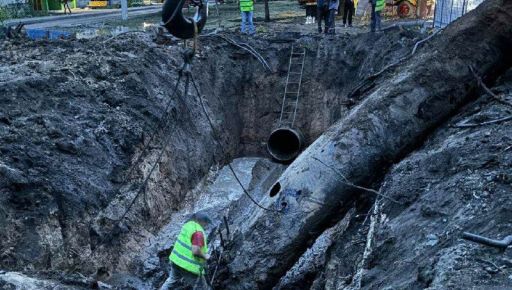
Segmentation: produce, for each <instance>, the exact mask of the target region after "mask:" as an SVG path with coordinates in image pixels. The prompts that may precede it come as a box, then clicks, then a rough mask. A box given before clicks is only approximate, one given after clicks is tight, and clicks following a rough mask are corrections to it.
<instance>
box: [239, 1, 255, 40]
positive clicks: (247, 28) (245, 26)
mask: <svg viewBox="0 0 512 290" xmlns="http://www.w3.org/2000/svg"><path fill="white" fill-rule="evenodd" d="M240 15H241V17H242V27H241V29H240V32H241V33H242V34H244V33H245V34H249V35H254V34H255V33H256V29H255V28H254V23H253V22H252V18H253V16H254V0H240Z"/></svg>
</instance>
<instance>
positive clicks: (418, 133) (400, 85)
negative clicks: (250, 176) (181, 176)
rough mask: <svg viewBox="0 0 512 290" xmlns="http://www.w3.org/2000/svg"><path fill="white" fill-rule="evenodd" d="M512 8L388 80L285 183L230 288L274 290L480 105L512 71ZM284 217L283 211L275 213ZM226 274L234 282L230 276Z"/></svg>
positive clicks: (491, 6)
mask: <svg viewBox="0 0 512 290" xmlns="http://www.w3.org/2000/svg"><path fill="white" fill-rule="evenodd" d="M510 11H512V0H487V1H484V2H483V3H482V4H481V5H480V6H479V7H478V8H477V9H475V10H474V11H472V12H470V13H468V14H466V15H465V16H463V17H462V18H460V19H459V20H457V21H455V22H454V23H452V24H450V25H449V26H448V27H447V28H446V29H445V30H443V31H442V32H441V33H439V34H437V35H436V36H435V37H433V38H432V39H431V41H430V42H429V43H428V44H427V45H428V46H429V47H424V48H420V49H419V50H418V52H416V54H415V55H414V56H413V57H412V58H410V59H409V60H406V61H404V63H402V64H401V65H399V66H397V67H396V68H394V69H393V71H390V72H389V73H384V74H382V75H380V76H379V77H378V78H377V79H373V80H369V81H371V82H375V87H374V89H372V90H371V91H368V92H367V93H365V95H362V96H360V99H362V100H364V101H362V102H361V103H360V104H359V105H357V106H356V107H354V108H353V109H352V111H351V112H350V113H349V115H348V116H347V117H345V118H344V119H343V120H340V121H339V122H337V123H336V124H335V125H333V126H332V127H331V128H329V130H328V131H326V132H325V133H324V134H323V135H322V136H321V137H320V138H318V139H317V140H316V141H315V142H314V143H313V144H312V145H310V146H309V147H308V148H307V149H306V151H304V152H303V153H302V154H301V155H300V156H299V157H298V158H297V159H296V160H295V161H294V162H293V163H292V164H291V165H290V166H289V167H288V168H287V169H286V171H285V172H284V173H283V174H282V175H281V177H280V178H279V180H278V182H277V183H276V184H275V185H274V186H273V188H272V190H271V191H270V193H269V197H268V198H267V199H266V200H263V201H262V203H263V206H265V207H267V208H270V209H271V210H270V211H261V210H260V211H259V213H258V216H257V218H256V219H255V220H254V221H251V225H250V226H249V227H248V228H247V229H246V230H244V232H243V233H241V234H240V236H243V237H244V238H243V239H237V241H236V242H235V244H234V245H233V247H232V248H230V250H229V251H227V252H225V253H226V257H227V259H226V260H227V261H229V264H228V265H227V269H226V270H223V271H222V273H223V275H224V279H223V280H222V285H220V288H222V289H237V290H239V289H272V287H273V286H275V285H276V283H277V282H278V280H279V278H280V277H282V276H283V275H284V274H285V273H286V271H287V270H288V269H290V268H291V267H292V266H293V264H294V263H295V262H296V261H297V260H298V258H299V257H300V256H301V254H302V253H303V252H304V251H305V250H306V249H307V247H308V246H309V245H311V243H312V242H313V241H314V240H315V239H316V238H317V237H318V236H319V235H320V234H321V233H322V231H323V230H325V228H327V227H328V226H329V222H330V221H332V220H335V219H336V218H341V217H342V214H343V211H344V210H345V209H347V207H348V206H349V205H350V203H351V201H352V200H353V199H354V197H355V196H356V195H357V194H360V192H361V191H360V190H358V189H356V188H355V187H354V186H353V184H357V185H361V186H370V184H372V182H375V181H376V178H378V177H379V176H380V177H382V174H385V172H386V171H387V170H388V169H389V167H390V166H391V164H393V162H396V161H398V160H400V158H402V157H403V156H405V155H406V154H408V153H410V152H411V150H413V149H414V148H416V147H417V146H419V145H421V142H422V140H424V138H425V136H427V135H428V134H430V133H431V132H432V131H433V130H435V129H436V128H437V127H438V126H440V125H441V124H443V123H444V122H446V120H447V119H448V118H450V117H451V116H453V115H454V114H456V113H457V112H458V110H459V109H460V108H461V107H462V106H464V105H465V104H467V103H468V102H470V101H471V100H473V99H474V98H475V97H476V96H477V93H476V89H477V82H476V80H475V76H474V75H473V73H472V72H471V69H470V68H469V66H472V67H473V68H474V69H475V71H476V73H477V74H479V75H481V76H485V79H486V81H488V82H492V81H494V80H495V79H496V78H497V77H498V76H499V75H500V74H502V73H503V72H504V71H505V70H506V69H508V68H509V67H511V66H512V55H511V54H510V48H511V47H512V14H511V13H510ZM272 209H278V210H279V211H280V212H275V211H272ZM224 273H225V274H224Z"/></svg>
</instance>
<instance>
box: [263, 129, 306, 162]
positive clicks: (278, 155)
mask: <svg viewBox="0 0 512 290" xmlns="http://www.w3.org/2000/svg"><path fill="white" fill-rule="evenodd" d="M303 145H304V137H303V136H302V133H301V132H300V131H299V130H297V129H292V128H288V127H282V128H277V129H275V130H274V131H272V133H270V137H269V138H268V142H267V150H268V152H269V153H270V155H272V157H273V158H274V159H276V160H277V161H281V162H290V161H292V160H293V159H295V157H297V155H299V153H300V150H301V149H302V146H303Z"/></svg>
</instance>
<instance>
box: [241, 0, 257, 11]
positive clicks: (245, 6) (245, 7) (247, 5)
mask: <svg viewBox="0 0 512 290" xmlns="http://www.w3.org/2000/svg"><path fill="white" fill-rule="evenodd" d="M253 10H254V2H253V0H240V11H242V12H249V11H253Z"/></svg>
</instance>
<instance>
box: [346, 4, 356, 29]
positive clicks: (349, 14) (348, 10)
mask: <svg viewBox="0 0 512 290" xmlns="http://www.w3.org/2000/svg"><path fill="white" fill-rule="evenodd" d="M354 10H355V7H354V0H345V4H344V6H343V26H345V27H347V17H348V27H352V16H353V15H354Z"/></svg>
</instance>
